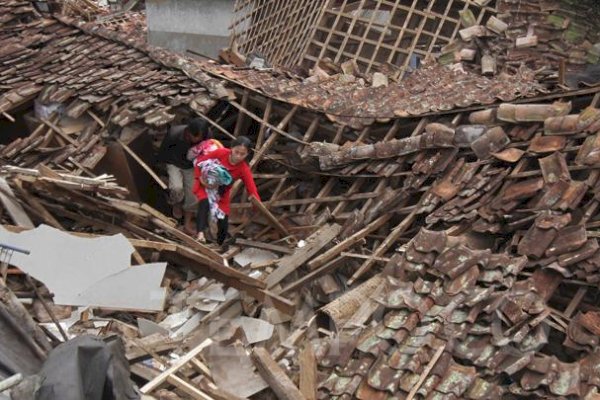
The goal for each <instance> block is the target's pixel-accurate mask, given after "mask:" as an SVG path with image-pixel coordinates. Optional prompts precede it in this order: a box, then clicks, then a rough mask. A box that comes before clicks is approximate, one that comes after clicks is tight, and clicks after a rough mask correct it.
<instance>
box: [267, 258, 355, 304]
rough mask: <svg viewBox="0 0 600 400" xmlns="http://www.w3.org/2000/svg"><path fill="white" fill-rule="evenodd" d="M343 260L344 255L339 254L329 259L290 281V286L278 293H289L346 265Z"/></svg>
mask: <svg viewBox="0 0 600 400" xmlns="http://www.w3.org/2000/svg"><path fill="white" fill-rule="evenodd" d="M342 261H344V256H338V257H336V258H334V259H333V260H331V261H329V262H328V263H326V264H325V265H323V266H321V267H318V268H316V269H314V270H312V271H311V272H309V273H308V274H306V275H304V276H302V278H300V279H298V280H297V281H294V282H292V283H290V284H289V285H288V286H286V287H284V288H283V289H281V290H278V291H276V292H277V294H280V295H287V294H288V293H290V292H293V291H295V290H297V289H299V288H301V287H303V286H304V285H306V284H307V283H309V282H312V281H314V280H315V279H318V278H320V277H321V276H323V275H326V274H330V273H332V272H333V271H335V270H336V269H337V268H340V267H341V266H342V265H344V264H343V263H342Z"/></svg>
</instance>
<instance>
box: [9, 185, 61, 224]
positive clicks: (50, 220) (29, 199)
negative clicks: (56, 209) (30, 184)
mask: <svg viewBox="0 0 600 400" xmlns="http://www.w3.org/2000/svg"><path fill="white" fill-rule="evenodd" d="M15 190H16V191H17V192H18V193H19V195H21V198H22V199H23V200H24V201H25V203H27V204H28V205H29V206H30V207H31V208H33V209H34V210H35V211H36V212H37V213H38V214H39V216H40V217H42V219H43V220H44V222H45V223H46V224H48V225H50V226H52V227H54V228H57V229H60V230H63V231H64V230H65V228H64V227H63V226H62V225H61V223H60V222H58V220H57V219H56V218H54V216H53V215H52V214H50V212H48V210H46V208H45V207H44V206H43V205H42V203H40V202H39V201H38V200H37V199H36V198H35V197H34V196H31V195H30V194H29V193H28V192H27V191H26V190H25V189H23V185H22V183H21V181H20V180H18V179H17V180H15Z"/></svg>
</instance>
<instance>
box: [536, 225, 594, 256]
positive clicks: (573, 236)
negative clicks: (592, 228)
mask: <svg viewBox="0 0 600 400" xmlns="http://www.w3.org/2000/svg"><path fill="white" fill-rule="evenodd" d="M586 241H587V233H586V229H585V226H584V225H575V226H567V227H565V228H563V229H561V230H560V231H559V232H558V236H557V237H556V239H555V240H554V241H553V242H552V245H551V246H550V247H549V248H548V250H546V256H547V257H551V256H557V255H561V254H564V253H568V252H571V251H575V250H577V249H578V248H580V247H581V246H583V245H584V244H585V242H586Z"/></svg>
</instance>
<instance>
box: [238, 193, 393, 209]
mask: <svg viewBox="0 0 600 400" xmlns="http://www.w3.org/2000/svg"><path fill="white" fill-rule="evenodd" d="M379 196H381V193H379V192H370V193H356V194H354V195H351V196H347V195H342V196H327V197H321V198H318V197H315V198H309V199H291V200H277V201H275V202H266V203H265V204H267V205H268V206H269V207H287V206H298V205H302V204H313V203H336V202H338V201H352V200H366V199H372V198H375V197H379ZM250 207H252V203H237V204H232V205H231V208H232V209H239V208H250Z"/></svg>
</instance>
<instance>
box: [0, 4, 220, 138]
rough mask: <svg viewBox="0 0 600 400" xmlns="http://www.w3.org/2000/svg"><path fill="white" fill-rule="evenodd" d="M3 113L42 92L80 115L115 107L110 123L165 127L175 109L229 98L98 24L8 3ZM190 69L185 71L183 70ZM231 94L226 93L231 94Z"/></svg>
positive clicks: (0, 28) (193, 72)
mask: <svg viewBox="0 0 600 400" xmlns="http://www.w3.org/2000/svg"><path fill="white" fill-rule="evenodd" d="M0 7H1V10H0V11H1V13H2V15H3V17H2V23H1V25H0V40H1V41H2V43H3V44H4V47H3V50H2V52H1V53H0V57H1V59H2V63H3V65H4V67H3V71H2V77H1V78H0V85H1V89H0V112H3V113H10V112H11V111H12V110H13V109H14V108H16V107H18V106H20V105H22V104H24V103H27V102H28V101H30V100H32V99H33V98H35V97H37V96H38V94H39V93H40V92H43V96H42V100H43V101H47V102H52V103H62V104H65V106H66V112H67V113H68V114H69V115H71V116H78V115H81V114H82V113H84V112H86V111H87V110H90V111H94V110H95V111H97V112H102V113H104V112H106V111H107V110H109V109H112V108H113V107H115V109H114V110H113V112H112V118H111V122H113V123H114V124H116V125H119V126H125V125H127V124H129V123H131V122H134V121H143V122H144V123H146V124H150V125H156V126H158V125H165V124H167V123H169V122H170V121H172V120H173V118H174V117H175V115H174V113H173V110H174V109H176V108H177V107H180V106H181V107H187V108H189V109H191V110H194V111H199V112H206V111H207V110H208V109H210V107H211V106H212V105H214V104H215V101H216V99H217V98H219V97H222V96H223V95H224V89H223V87H222V86H221V84H220V82H219V81H217V80H215V79H212V78H210V77H208V76H207V75H206V74H204V73H203V72H202V71H200V70H198V69H197V68H194V67H191V68H189V69H186V61H185V59H183V58H179V57H177V56H174V55H172V54H168V53H165V52H163V51H161V50H159V49H156V50H151V49H148V48H146V46H145V45H144V44H143V42H139V41H138V42H136V41H135V40H134V39H131V40H129V41H127V42H126V41H125V40H124V39H123V36H122V35H121V34H119V33H118V32H111V31H107V30H102V29H101V28H100V27H98V26H92V27H91V28H86V27H85V26H83V25H79V24H77V23H76V22H75V21H74V20H71V19H69V18H67V17H61V16H55V17H50V18H46V17H44V18H40V17H38V16H36V15H34V9H33V7H32V6H31V5H30V4H29V2H23V1H16V0H14V1H4V2H2V4H1V5H0ZM184 70H185V72H184ZM225 94H226V93H225Z"/></svg>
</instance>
